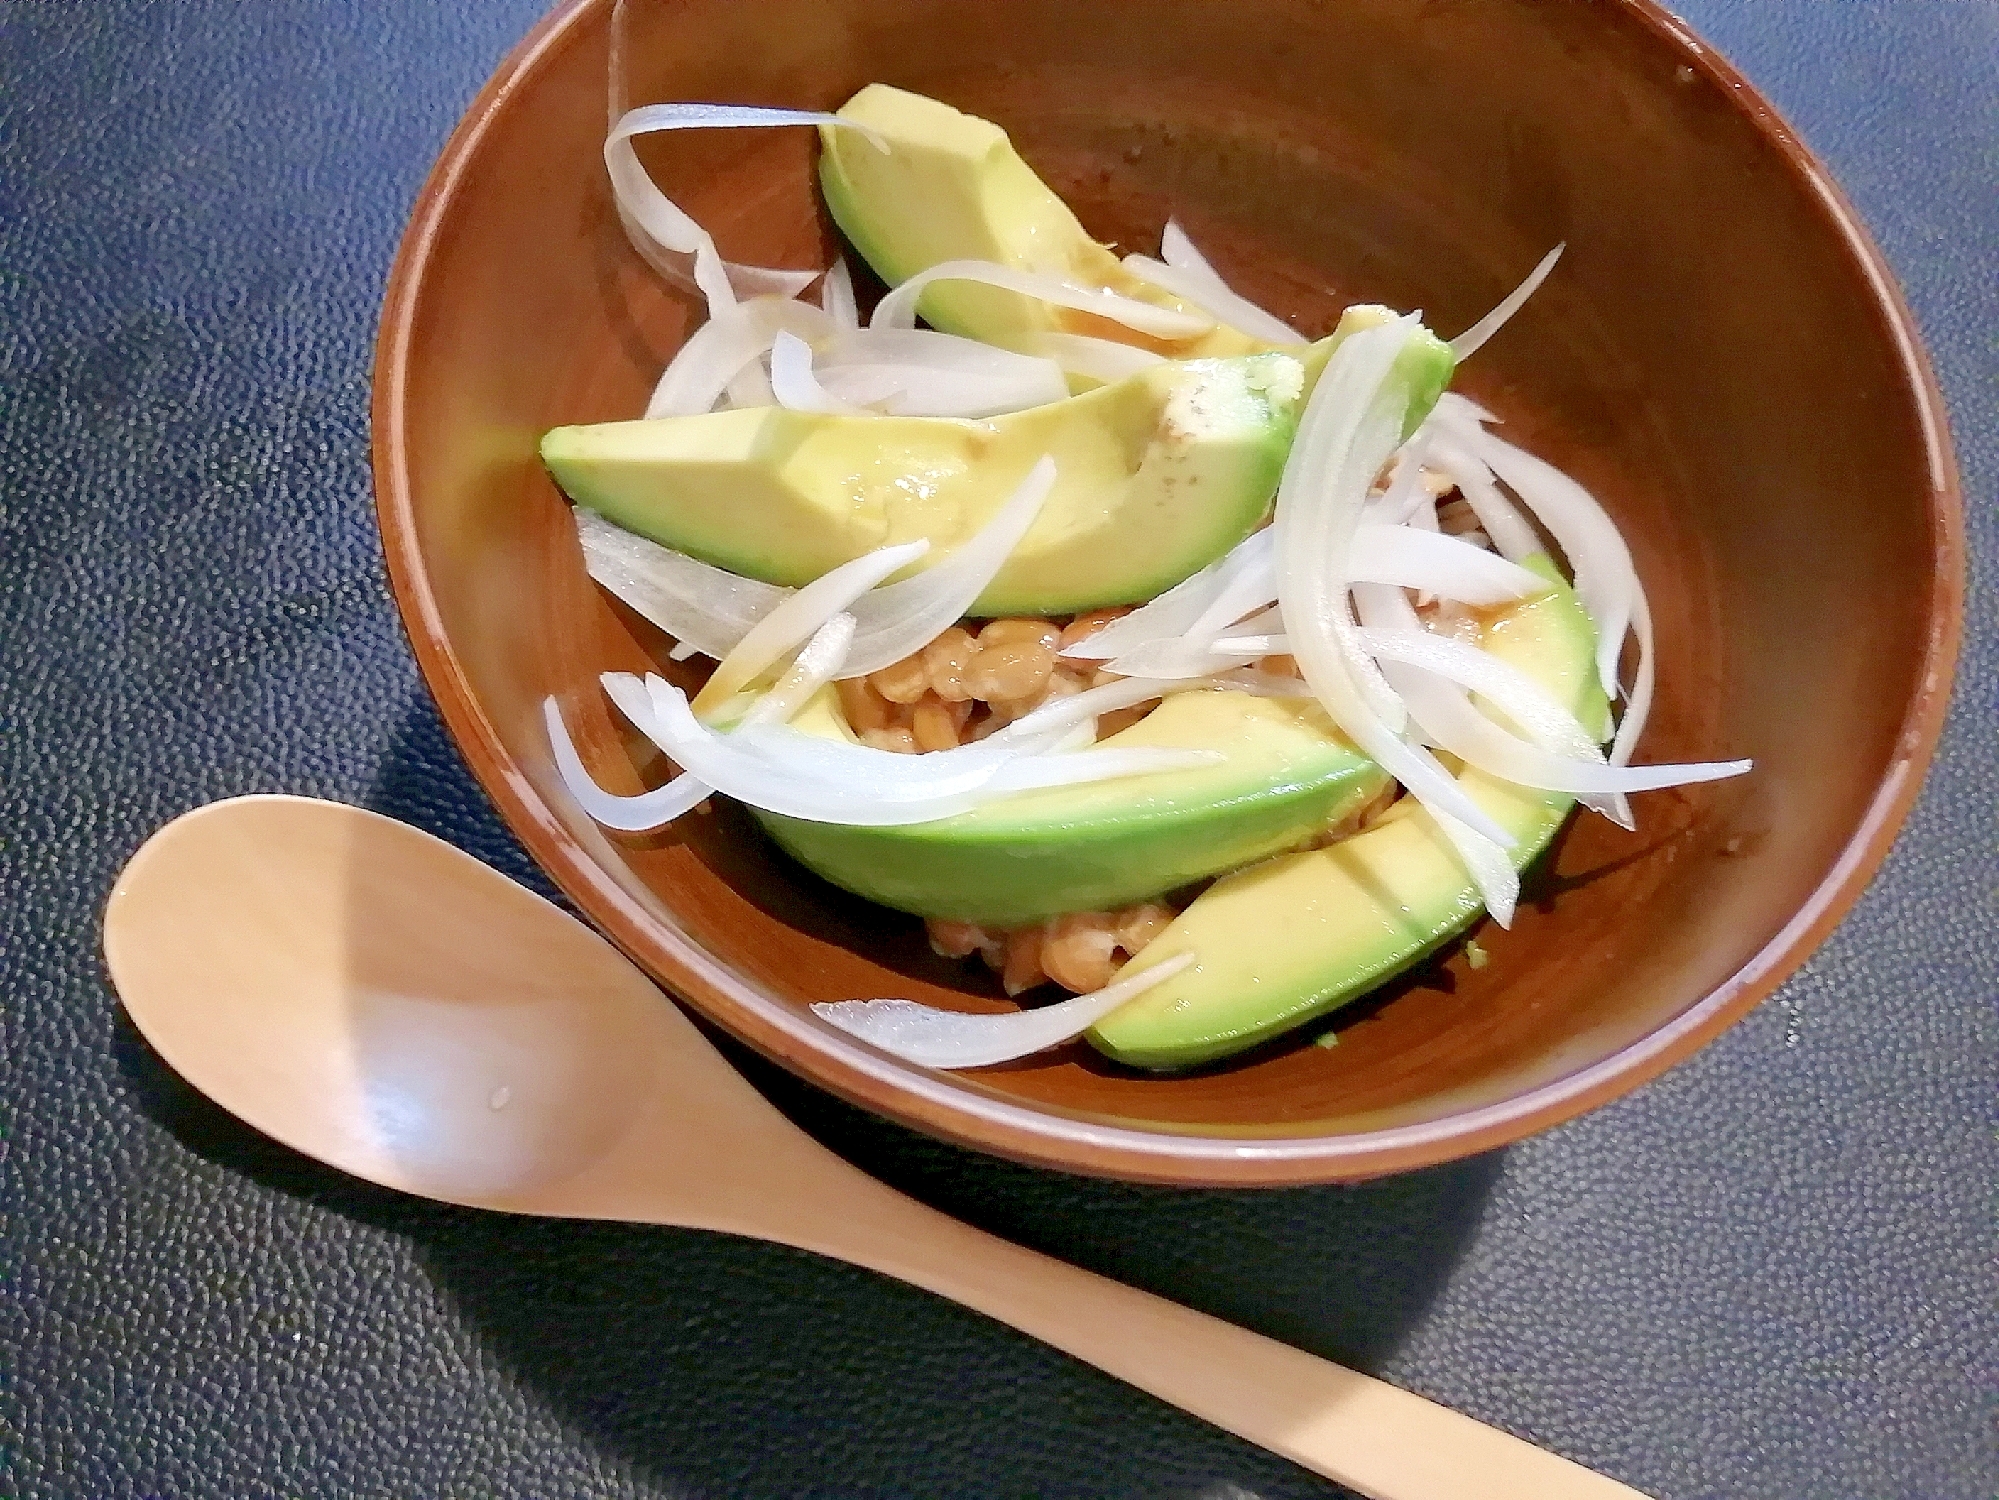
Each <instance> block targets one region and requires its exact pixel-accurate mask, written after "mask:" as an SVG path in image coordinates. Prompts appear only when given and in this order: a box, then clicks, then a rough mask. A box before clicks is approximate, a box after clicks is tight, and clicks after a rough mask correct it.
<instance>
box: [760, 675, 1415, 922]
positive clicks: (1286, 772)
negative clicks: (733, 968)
mask: <svg viewBox="0 0 1999 1500" xmlns="http://www.w3.org/2000/svg"><path fill="white" fill-rule="evenodd" d="M792 724H793V727H794V728H797V729H802V730H804V731H805V732H807V733H812V734H823V735H829V736H837V737H850V736H849V732H848V730H847V726H846V724H845V721H844V720H843V719H841V718H840V716H839V708H838V702H837V699H835V698H834V696H833V695H832V694H831V693H826V694H822V695H821V697H820V698H819V699H816V700H814V702H813V703H812V704H810V705H808V707H807V709H806V710H805V711H804V712H802V713H801V714H800V715H799V716H798V717H797V718H795V719H794V720H793V721H792ZM1103 744H1104V745H1105V746H1107V747H1120V748H1121V747H1125V746H1136V745H1152V746H1171V747H1176V748H1199V749H1211V750H1220V751H1222V752H1224V753H1225V754H1226V755H1227V757H1228V758H1227V760H1226V761H1225V762H1223V763H1222V764H1219V765H1214V766H1203V767H1199V768H1197V769H1194V770H1188V771H1167V772H1160V773H1158V774H1155V775H1149V776H1134V777H1129V778H1125V779H1122V780H1118V781H1107V782H1098V783H1095V784H1093V785H1088V786H1075V787H1059V788H1054V789H1050V790H1047V791H1038V792H1026V793H1022V794H1021V795H1019V796H1016V797H1010V798H1007V799H1005V800H1003V801H999V802H995V803H992V804H989V805H987V806H985V807H981V808H978V809H976V810H975V811H972V812H968V813H961V814H959V815H958V816H957V817H953V818H946V819H943V820H942V821H939V822H935V823H921V824H916V825H914V826H909V827H901V828H855V827H850V826H848V825H845V824H835V823H808V822H803V821H800V820H798V819H795V818H784V817H779V816H777V815H775V814H772V813H764V812H758V813H756V817H757V819H758V821H759V822H761V823H762V824H763V826H764V827H765V828H766V829H767V830H768V831H769V833H770V835H771V837H772V838H774V839H775V840H776V841H777V842H778V843H779V844H780V845H781V846H782V847H783V848H785V849H786V850H788V851H789V852H790V853H791V854H792V855H793V857H795V858H796V859H797V860H798V861H799V863H801V864H803V865H805V866H806V867H807V868H808V869H811V870H813V871H816V872H817V873H818V874H820V875H822V876H824V877H825V878H826V879H827V880H830V881H832V882H833V883H834V884H835V885H838V886H842V887H844V888H846V889H847V890H850V891H853V892H855V893H857V894H859V895H862V896H866V897H867V898H869V899H870V900H872V901H878V902H880V903H881V904H882V905H884V906H891V907H894V908H896V909H898V910H900V911H909V912H916V913H919V914H920V915H923V916H927V917H953V918H957V919H959V920H962V921H968V922H978V923H981V924H984V925H988V926H994V927H1020V926H1025V925H1027V924H1028V923H1030V922H1038V921H1040V920H1041V919H1043V918H1044V917H1052V916H1056V915H1059V914H1061V913H1063V912H1073V911H1102V910H1109V909H1112V908H1116V907H1120V906H1127V905H1130V904H1131V903H1133V902H1136V901H1143V900H1145V899H1147V898H1148V897H1151V896H1156V895H1159V894H1161V893H1163V892H1165V891H1170V890H1173V889H1174V888H1176V887H1178V886H1182V885H1186V884H1188V883H1189V882H1191V881H1194V880H1199V879H1201V878H1203V877H1205V876H1209V875H1213V874H1215V873H1216V872H1218V871H1221V870H1232V869H1235V868H1237V867H1239V866H1241V865H1244V864H1247V863H1249V862H1250V861H1252V860H1259V859H1264V858H1267V857H1268V856H1270V855H1272V854H1277V853H1279V852H1281V851H1283V850H1286V849H1295V848H1297V847H1298V846H1299V845H1300V844H1302V843H1303V842H1305V841H1306V840H1308V839H1309V838H1310V837H1311V836H1312V835H1313V834H1315V833H1317V832H1319V831H1320V830H1322V829H1323V828H1325V827H1326V826H1327V825H1328V824H1329V823H1332V822H1334V821H1337V820H1338V819H1339V818H1341V817H1344V816H1346V815H1347V814H1348V813H1351V812H1354V811H1356V810H1357V809H1359V808H1360V807H1362V806H1364V805H1365V804H1366V803H1367V802H1368V801H1369V800H1370V799H1372V798H1373V797H1374V796H1375V794H1376V793H1378V792H1379V791H1380V790H1381V788H1382V787H1383V786H1384V785H1385V784H1386V782H1387V778H1386V777H1385V776H1384V775H1383V774H1382V772H1381V770H1380V768H1379V767H1377V766H1376V765H1375V764H1374V763H1373V762H1372V761H1370V760H1368V759H1367V758H1366V757H1365V756H1363V755H1361V754H1360V752H1359V751H1357V750H1355V749H1354V748H1353V746H1352V745H1351V744H1349V743H1348V741H1347V740H1346V739H1345V738H1344V737H1343V736H1341V735H1340V734H1339V732H1338V731H1337V730H1335V729H1334V728H1333V726H1332V724H1331V722H1330V721H1329V720H1328V719H1327V718H1326V716H1325V714H1324V712H1323V711H1322V710H1321V709H1320V708H1319V706H1318V704H1317V703H1316V702H1314V701H1312V700H1310V699H1305V698H1296V699H1292V698H1286V699H1274V698H1256V697H1251V696H1249V695H1248V694H1245V693H1237V692H1222V691H1211V690H1203V691H1198V692H1189V693H1181V694H1178V695H1176V696H1174V697H1171V698H1168V699H1167V700H1166V701H1165V702H1164V703H1162V704H1161V705H1160V706H1159V707H1158V708H1156V709H1154V710H1153V711H1152V712H1151V713H1149V714H1147V715H1146V716H1145V717H1144V718H1143V719H1141V720H1140V721H1139V722H1138V723H1136V724H1134V725H1132V726H1131V727H1130V728H1129V729H1126V730H1123V731H1121V732H1120V733H1118V734H1114V735H1112V736H1111V737H1110V738H1109V739H1107V740H1105V741H1103Z"/></svg>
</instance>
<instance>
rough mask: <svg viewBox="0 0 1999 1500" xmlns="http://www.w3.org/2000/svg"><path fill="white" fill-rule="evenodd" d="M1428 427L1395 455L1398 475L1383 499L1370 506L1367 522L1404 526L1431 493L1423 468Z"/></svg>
mask: <svg viewBox="0 0 1999 1500" xmlns="http://www.w3.org/2000/svg"><path fill="white" fill-rule="evenodd" d="M1428 446H1429V443H1428V429H1427V426H1425V427H1419V428H1417V429H1416V431H1415V433H1414V434H1412V435H1411V436H1410V438H1409V441H1408V442H1406V443H1404V444H1403V445H1402V446H1401V448H1399V449H1398V450H1397V451H1396V454H1395V472H1394V474H1393V475H1392V476H1391V477H1390V479H1389V481H1388V488H1387V489H1386V490H1385V491H1383V493H1382V494H1381V496H1380V498H1378V499H1374V500H1370V501H1368V502H1367V509H1366V511H1365V513H1364V514H1363V516H1362V521H1363V522H1364V523H1365V522H1376V521H1378V522H1380V523H1382V524H1383V525H1387V526H1402V525H1405V524H1407V523H1408V521H1409V518H1410V517H1411V516H1413V515H1414V514H1415V513H1416V507H1417V504H1418V503H1419V501H1420V500H1421V499H1422V497H1423V496H1425V495H1428V494H1429V493H1430V487H1429V486H1428V485H1427V484H1425V483H1424V482H1423V465H1424V463H1425V462H1426V458H1427V449H1428Z"/></svg>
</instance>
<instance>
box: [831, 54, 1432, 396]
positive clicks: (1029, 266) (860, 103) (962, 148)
mask: <svg viewBox="0 0 1999 1500" xmlns="http://www.w3.org/2000/svg"><path fill="white" fill-rule="evenodd" d="M840 115H841V117H842V118H844V119H848V120H853V121H855V122H857V123H859V124H862V125H865V126H867V127H868V130H869V131H870V132H872V134H873V136H874V137H875V138H878V139H879V140H881V141H883V142H884V143H886V145H887V146H888V150H887V151H883V150H881V149H880V148H879V147H878V146H877V145H876V144H875V141H874V140H873V139H870V137H869V135H867V134H863V133H862V132H861V131H857V130H842V129H839V128H837V127H834V126H821V127H820V130H819V140H820V154H819V182H820V186H821V188H822V189H823V190H824V192H825V195H826V204H827V207H828V208H829V209H830V210H831V211H832V214H833V218H834V220H835V221H836V222H837V223H838V224H839V226H840V229H841V231H842V232H843V233H844V234H845V235H846V236H847V238H848V239H849V240H850V241H852V243H853V245H854V248H855V249H857V250H859V251H860V253H861V255H862V257H863V258H864V259H865V260H866V261H867V263H868V264H869V265H870V266H872V267H874V269H875V272H876V274H877V275H879V276H880V277H881V278H882V280H884V281H885V282H887V283H888V284H889V285H890V286H896V285H899V284H900V283H902V282H904V281H907V280H908V279H909V278H910V277H912V276H914V275H916V274H917V273H918V272H919V271H925V270H928V269H929V268H930V267H931V266H934V265H937V264H939V263H940V262H942V261H947V260H990V261H997V262H998V263H999V264H1001V265H1005V266H1011V267H1013V268H1015V269H1016V270H1022V271H1035V272H1040V273H1043V274H1047V275H1053V276H1059V277H1061V278H1063V279H1064V280H1066V281H1069V282H1071V283H1073V284H1075V285H1077V286H1082V287H1100V288H1103V289H1104V290H1107V291H1112V292H1116V293H1118V294H1119V295H1121V296H1126V297H1132V298H1136V299H1137V300H1139V301H1141V302H1150V303H1153V304H1155V305H1157V306H1160V307H1169V308H1172V309H1174V310H1175V311H1177V312H1194V313H1199V312H1201V311H1202V310H1201V309H1199V308H1194V307H1191V306H1189V305H1188V304H1187V303H1186V302H1184V301H1183V300H1181V299H1180V298H1178V297H1176V296H1174V295H1173V294H1172V293H1171V292H1168V291H1166V290H1164V289H1163V288H1160V287H1156V286H1154V285H1152V284H1151V283H1150V282H1148V281H1145V280H1143V279H1142V278H1140V277H1138V276H1136V275H1134V274H1133V273H1132V272H1130V271H1127V270H1126V269H1125V268H1124V265H1123V263H1122V262H1121V261H1119V259H1118V258H1117V256H1115V255H1114V254H1112V253H1111V251H1110V250H1108V249H1107V248H1105V247H1104V246H1103V245H1100V244H1098V243H1097V242H1096V241H1095V240H1093V239H1091V238H1090V236H1089V235H1088V234H1087V233H1086V232H1085V231H1084V229H1083V226H1082V225H1081V224H1080V223H1078V222H1077V220H1076V216H1075V214H1073V213H1071V212H1070V211H1069V206H1068V205H1067V204H1066V203H1064V202H1063V201H1062V200H1061V199H1060V198H1059V197H1057V196H1056V195H1055V194H1054V193H1053V192H1052V191H1051V190H1050V189H1049V187H1048V186H1047V184H1046V183H1044V182H1042V180H1041V179H1040V178H1039V177H1037V176H1035V175H1034V169H1033V168H1031V167H1029V166H1028V165H1027V163H1026V162H1024V161H1022V160H1021V159H1020V155H1019V153H1018V152H1016V151H1015V150H1014V149H1013V143H1012V142H1011V141H1009V140H1008V139H1007V136H1006V132H1005V131H1004V130H1001V129H1000V128H999V126H997V125H994V124H993V123H991V122H990V121H988V120H981V119H979V118H977V117H976V116H974V115H968V114H964V113H961V112H960V111H958V110H955V109H953V108H952V107H951V106H950V105H948V104H942V103H939V102H938V101H937V100H935V99H927V98H925V97H924V96H923V95H921V94H911V93H906V92H904V91H903V90H901V89H896V88H890V87H889V86H888V85H886V84H879V83H877V84H870V85H869V86H868V87H866V88H864V89H862V90H861V91H860V92H859V93H858V94H856V95H854V97H853V98H851V99H849V100H848V101H847V102H846V103H845V104H844V105H842V106H841V108H840ZM918 310H919V311H920V312H921V313H922V314H923V316H924V318H925V319H926V320H928V322H929V323H930V325H931V326H932V327H933V328H939V329H942V330H944V331H945V332H947V333H956V334H961V335H963V336H965V337H967V338H975V339H978V340H980V341H981V342H983V343H988V344H997V345H999V346H1001V347H1003V348H1009V349H1018V350H1022V351H1023V352H1027V353H1035V352H1038V350H1037V349H1036V347H1035V343H1034V340H1035V338H1036V336H1037V335H1039V334H1043V333H1086V334H1093V335H1096V336H1098V337H1101V338H1107V339H1112V340H1115V341H1117V342H1119V343H1126V344H1133V345H1136V346H1138V347H1140V348H1145V349H1151V350H1153V351H1155V352H1157V353H1160V354H1164V355H1166V356H1168V357H1169V358H1173V359H1200V358H1214V357H1218V356H1219V357H1226V356H1234V355H1242V354H1253V353H1267V352H1272V351H1282V352H1284V353H1288V354H1290V355H1292V356H1293V357H1294V358H1296V359H1297V360H1298V362H1299V363H1300V364H1302V365H1303V366H1304V367H1305V391H1306V393H1307V394H1308V395H1309V394H1310V392H1311V389H1312V387H1313V386H1314V385H1315V384H1317V383H1318V379H1319V372H1320V371H1321V370H1323V369H1324V368H1325V365H1326V361H1327V359H1329V358H1330V357H1331V356H1332V352H1333V350H1334V349H1335V348H1337V347H1338V346H1339V343H1340V341H1341V340H1342V339H1344V338H1345V337H1346V336H1347V335H1348V334H1350V333H1353V332H1356V331H1357V330H1359V329H1362V328H1368V327H1372V326H1374V325H1375V324H1378V323H1383V322H1386V321H1387V320H1388V319H1390V318H1392V317H1394V316H1395V312H1394V310H1393V309H1391V308H1386V307H1380V306H1376V305H1373V304H1367V303H1363V304H1357V305H1355V306H1352V307H1349V308H1348V309H1347V310H1346V312H1345V313H1344V314H1343V315H1342V316H1341V318H1340V324H1339V327H1338V328H1337V329H1336V330H1335V331H1334V332H1333V333H1332V334H1331V335H1330V336H1328V337H1326V338H1323V339H1320V340H1319V341H1318V342H1316V343H1312V344H1307V343H1305V342H1303V341H1302V340H1301V341H1299V342H1296V343H1288V344H1273V343H1271V342H1269V341H1268V340H1266V339H1260V338H1255V337H1252V336H1251V335H1249V334H1246V333H1244V332H1242V331H1241V330H1240V329H1236V328H1231V327H1229V326H1227V325H1226V324H1217V325H1216V326H1215V327H1213V328H1211V329H1210V330H1209V331H1208V332H1206V333H1204V334H1200V335H1198V336H1196V337H1194V338H1191V339H1178V340H1175V339H1159V338H1152V337H1149V336H1147V335H1145V334H1141V333H1136V332H1134V331H1133V330H1131V329H1129V328H1126V327H1124V326H1122V325H1121V324H1117V323H1112V322H1110V321H1108V320H1106V319H1104V318H1099V317H1094V316H1092V315H1091V314H1089V313H1084V312H1077V311H1075V310H1073V309H1070V308H1062V307H1054V306H1051V305H1049V304H1048V303H1046V302H1042V301H1040V300H1038V299H1037V298H1034V297H1026V296H1022V295H1021V294H1020V293H1018V292H1008V291H1003V290H1001V289H1000V288H998V287H990V286H982V285H979V284H977V283H975V282H952V281H946V282H939V283H937V284H936V285H934V286H932V287H930V288H928V289H927V290H926V291H925V292H924V293H923V295H922V297H921V298H920V299H919V300H918ZM1401 364H1402V367H1403V372H1404V374H1405V375H1406V376H1408V377H1409V385H1410V405H1409V416H1408V422H1407V426H1406V427H1405V429H1404V430H1405V433H1407V432H1414V431H1415V430H1416V428H1417V427H1418V426H1419V425H1421V423H1422V421H1423V419H1424V418H1425V417H1427V416H1428V415H1429V414H1430V408H1431V407H1433V406H1435V405H1436V403H1437V397H1438V396H1440V395H1441V394H1443V391H1444V388H1445V387H1446V386H1447V385H1449V384H1450V379H1451V374H1452V371H1453V369H1454V368H1455V365H1456V357H1455V356H1454V355H1453V354H1452V353H1451V350H1450V346H1449V345H1448V344H1445V343H1444V342H1442V341H1441V340H1440V339H1438V338H1437V337H1436V336H1435V335H1434V334H1432V333H1430V332H1429V330H1427V329H1425V330H1424V331H1423V332H1422V334H1421V335H1420V336H1419V337H1418V338H1416V339H1415V340H1414V341H1412V343H1411V344H1410V347H1409V348H1408V350H1406V351H1405V352H1404V354H1403V357H1402V360H1401Z"/></svg>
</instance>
